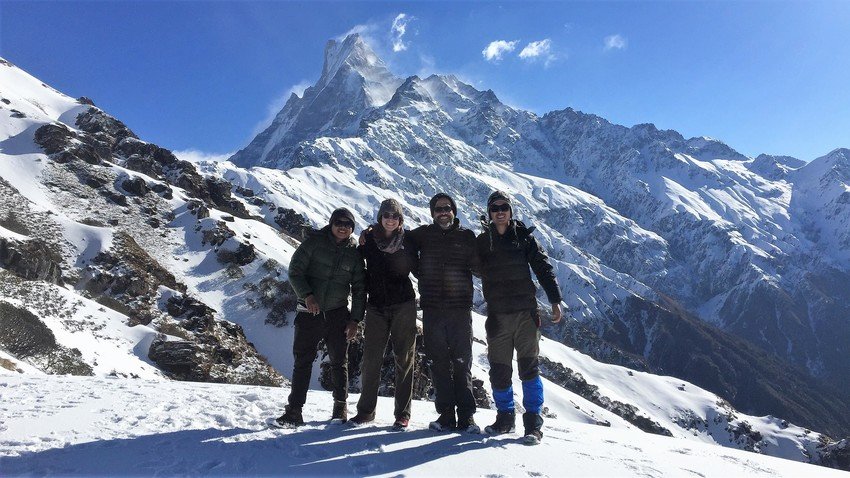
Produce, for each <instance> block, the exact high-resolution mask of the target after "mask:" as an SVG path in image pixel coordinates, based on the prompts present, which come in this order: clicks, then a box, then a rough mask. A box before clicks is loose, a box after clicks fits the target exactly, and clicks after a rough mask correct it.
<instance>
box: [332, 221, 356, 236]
mask: <svg viewBox="0 0 850 478" xmlns="http://www.w3.org/2000/svg"><path fill="white" fill-rule="evenodd" d="M352 232H354V223H353V222H351V221H349V220H348V219H347V218H337V219H334V222H333V224H331V233H332V234H333V235H334V237H335V238H336V240H337V242H340V241H344V240H346V239H348V238H349V237H351V233H352Z"/></svg>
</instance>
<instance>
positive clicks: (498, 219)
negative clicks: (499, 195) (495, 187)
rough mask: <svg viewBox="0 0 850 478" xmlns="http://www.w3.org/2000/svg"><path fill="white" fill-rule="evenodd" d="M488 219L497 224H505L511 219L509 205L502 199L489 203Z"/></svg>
mask: <svg viewBox="0 0 850 478" xmlns="http://www.w3.org/2000/svg"><path fill="white" fill-rule="evenodd" d="M490 220H491V221H493V224H495V225H496V226H497V227H498V226H507V225H508V223H509V222H510V220H511V207H510V205H509V204H508V203H507V201H504V200H502V199H499V200H498V201H494V202H493V204H491V205H490Z"/></svg>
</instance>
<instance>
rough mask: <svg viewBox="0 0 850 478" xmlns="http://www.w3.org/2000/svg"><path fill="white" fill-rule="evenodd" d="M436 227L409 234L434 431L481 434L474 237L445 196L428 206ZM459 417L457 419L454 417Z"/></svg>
mask: <svg viewBox="0 0 850 478" xmlns="http://www.w3.org/2000/svg"><path fill="white" fill-rule="evenodd" d="M429 205H430V208H431V216H432V217H433V219H434V223H433V224H430V225H427V226H420V227H418V228H416V229H414V230H413V231H410V236H411V239H413V242H414V245H415V246H416V248H417V249H418V253H419V269H418V271H419V274H418V276H417V277H418V278H419V304H420V306H421V307H422V326H423V332H424V335H425V355H426V356H427V360H428V363H429V368H430V370H431V381H432V382H433V384H434V392H435V395H436V397H435V400H434V401H435V403H434V405H435V406H436V409H437V413H439V414H440V416H439V417H438V418H437V420H436V421H434V422H431V424H430V425H429V426H430V428H432V429H434V430H438V431H448V430H453V429H455V430H461V431H465V432H467V433H479V432H480V429H479V428H478V425H476V424H475V420H474V419H473V415H474V414H475V398H474V396H473V394H472V313H471V309H472V292H473V289H472V274H473V272H475V273H476V274H477V273H478V255H477V254H476V251H475V234H474V233H473V232H472V231H470V230H469V229H466V228H464V227H461V226H460V221H459V220H458V219H457V218H456V216H457V206H456V205H455V202H454V200H453V199H452V198H451V197H450V196H449V195H448V194H445V193H438V194H436V195H435V196H434V197H433V198H431V201H430V203H429ZM455 412H457V415H455Z"/></svg>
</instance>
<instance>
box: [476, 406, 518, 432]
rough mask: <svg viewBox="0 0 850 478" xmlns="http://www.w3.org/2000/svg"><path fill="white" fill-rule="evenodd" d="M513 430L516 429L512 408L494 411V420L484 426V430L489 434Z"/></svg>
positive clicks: (514, 414) (514, 413)
mask: <svg viewBox="0 0 850 478" xmlns="http://www.w3.org/2000/svg"><path fill="white" fill-rule="evenodd" d="M514 430H516V412H514V411H513V410H511V411H510V412H498V413H496V421H495V422H493V424H492V425H488V426H486V427H484V431H485V432H487V433H489V434H490V435H502V434H504V433H512V432H513V431H514Z"/></svg>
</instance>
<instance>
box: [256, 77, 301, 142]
mask: <svg viewBox="0 0 850 478" xmlns="http://www.w3.org/2000/svg"><path fill="white" fill-rule="evenodd" d="M310 86H313V83H311V82H309V81H307V80H304V81H302V82H300V83H298V84H296V85H293V86H291V87H290V88H289V89H288V90H286V92H285V93H283V94H282V95H280V96H278V97H276V98H275V99H274V100H272V102H271V103H269V104H268V106H266V116H265V118H263V119H262V121H260V122H259V123H257V124H256V125H254V128H253V129H252V130H251V137H250V138H249V139H248V140H249V141H250V140H252V139H254V136H257V135H258V134H260V133H262V132H263V131H264V130H265V129H266V128H268V127H269V126H270V125H271V124H272V121H274V118H275V116H277V114H278V113H280V110H282V109H283V107H284V105H286V102H287V101H288V100H289V97H290V96H292V94H293V93H295V94H296V95H298V96H300V97H303V96H304V90H306V89H307V88H309V87H310Z"/></svg>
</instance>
